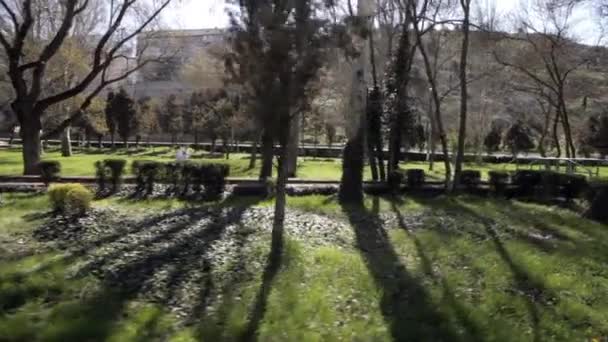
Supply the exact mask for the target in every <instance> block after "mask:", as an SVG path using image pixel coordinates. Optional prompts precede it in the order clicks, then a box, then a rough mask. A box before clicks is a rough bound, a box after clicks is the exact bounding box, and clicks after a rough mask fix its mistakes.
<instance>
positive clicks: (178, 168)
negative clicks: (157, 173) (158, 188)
mask: <svg viewBox="0 0 608 342" xmlns="http://www.w3.org/2000/svg"><path fill="white" fill-rule="evenodd" d="M182 167H183V165H182V163H167V164H165V169H164V173H163V178H164V181H165V183H167V184H169V185H170V187H169V189H167V191H168V192H178V189H179V187H180V184H181V174H182Z"/></svg>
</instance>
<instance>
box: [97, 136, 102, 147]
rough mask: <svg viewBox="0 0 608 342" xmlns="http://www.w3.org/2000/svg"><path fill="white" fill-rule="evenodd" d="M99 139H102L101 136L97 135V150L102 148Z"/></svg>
mask: <svg viewBox="0 0 608 342" xmlns="http://www.w3.org/2000/svg"><path fill="white" fill-rule="evenodd" d="M101 139H103V136H102V135H101V134H98V135H97V147H99V149H102V148H103V144H102V142H101Z"/></svg>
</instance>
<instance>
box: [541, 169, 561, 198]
mask: <svg viewBox="0 0 608 342" xmlns="http://www.w3.org/2000/svg"><path fill="white" fill-rule="evenodd" d="M540 174H541V182H540V184H541V185H542V188H541V189H540V191H541V193H540V197H542V198H545V199H549V198H554V197H558V196H559V190H560V178H561V176H562V175H560V174H559V173H557V172H554V171H541V172H540Z"/></svg>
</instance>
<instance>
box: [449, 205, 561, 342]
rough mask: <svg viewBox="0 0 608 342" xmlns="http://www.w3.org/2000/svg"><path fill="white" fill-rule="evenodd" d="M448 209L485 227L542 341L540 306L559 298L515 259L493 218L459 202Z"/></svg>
mask: <svg viewBox="0 0 608 342" xmlns="http://www.w3.org/2000/svg"><path fill="white" fill-rule="evenodd" d="M447 208H449V209H448V212H449V211H452V212H458V214H459V215H465V216H468V217H469V218H472V219H473V220H475V221H477V222H479V223H481V224H482V225H483V227H484V233H485V234H486V235H487V237H489V240H490V241H491V243H492V244H493V245H494V248H495V250H496V252H497V253H498V255H499V256H500V258H501V259H502V260H503V262H504V263H505V264H506V265H507V266H508V267H509V269H510V271H511V273H512V275H513V282H514V290H515V294H516V295H519V296H520V297H521V298H522V299H523V300H524V301H525V304H526V307H527V309H528V314H529V316H530V325H531V329H532V333H533V341H535V342H538V341H541V340H542V336H541V331H540V310H539V305H544V304H545V303H546V302H547V301H548V299H549V298H557V297H558V296H557V295H555V294H553V293H551V291H550V290H549V289H547V288H546V287H545V285H544V284H543V283H542V282H541V281H540V280H539V279H538V278H537V277H534V276H533V275H532V274H531V273H530V272H528V271H527V270H526V268H525V267H524V266H523V265H521V264H520V263H518V262H517V261H516V260H514V259H513V257H512V256H511V253H509V251H508V250H507V248H506V246H505V244H504V242H503V240H502V238H501V237H500V236H499V234H498V232H497V229H498V228H497V226H498V225H497V222H496V221H495V220H494V219H493V218H490V217H487V216H484V215H481V214H479V213H478V212H476V211H474V210H472V209H470V208H469V207H467V206H466V205H462V204H461V203H460V202H459V201H458V200H452V199H450V200H449V203H448V205H447ZM515 237H516V238H517V237H518V236H515Z"/></svg>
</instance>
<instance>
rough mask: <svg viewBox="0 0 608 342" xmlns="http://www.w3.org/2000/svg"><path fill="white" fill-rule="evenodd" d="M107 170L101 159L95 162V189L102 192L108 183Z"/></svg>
mask: <svg viewBox="0 0 608 342" xmlns="http://www.w3.org/2000/svg"><path fill="white" fill-rule="evenodd" d="M108 177H109V175H108V171H107V169H106V166H105V164H104V162H103V161H96V162H95V180H96V182H97V191H98V192H99V193H104V192H105V191H106V186H107V184H108Z"/></svg>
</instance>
